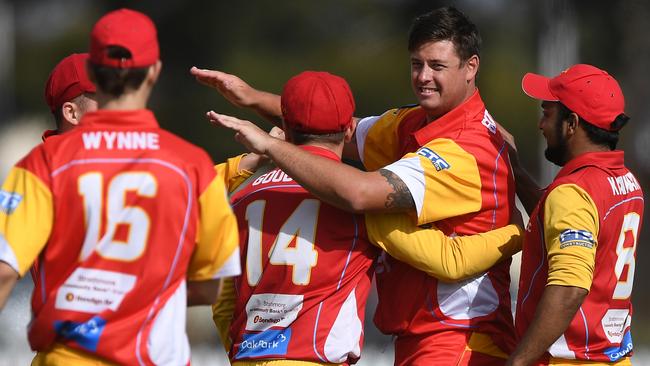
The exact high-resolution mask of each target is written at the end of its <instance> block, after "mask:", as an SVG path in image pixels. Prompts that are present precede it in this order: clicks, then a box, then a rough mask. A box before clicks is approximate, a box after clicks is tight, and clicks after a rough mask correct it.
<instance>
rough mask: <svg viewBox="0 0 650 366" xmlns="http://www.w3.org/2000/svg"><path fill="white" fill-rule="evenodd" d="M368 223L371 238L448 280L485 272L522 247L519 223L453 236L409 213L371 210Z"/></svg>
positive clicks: (395, 256)
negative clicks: (415, 221)
mask: <svg viewBox="0 0 650 366" xmlns="http://www.w3.org/2000/svg"><path fill="white" fill-rule="evenodd" d="M366 227H367V230H368V236H369V239H370V241H371V242H372V243H373V244H375V245H377V246H378V247H380V248H381V249H383V250H384V251H386V252H387V253H388V254H389V255H390V256H391V257H393V258H395V259H397V260H400V261H402V262H404V263H407V264H409V265H410V266H412V267H414V268H416V269H418V270H420V271H423V272H425V273H427V274H428V275H430V276H433V277H436V278H438V279H440V280H442V281H446V282H454V281H459V280H462V279H465V278H469V277H472V276H475V275H477V274H480V273H483V272H485V271H487V270H488V269H489V268H491V267H492V266H494V265H495V264H496V263H498V262H499V261H501V260H503V259H505V258H509V257H511V256H512V255H513V254H514V253H516V252H518V251H519V250H520V249H521V239H522V231H521V229H520V228H519V227H517V226H516V225H508V226H506V227H504V228H501V229H497V230H493V231H490V232H488V233H484V234H477V235H471V236H464V237H455V238H450V237H448V236H446V235H445V234H444V233H443V232H442V231H440V230H438V229H436V228H435V227H434V228H431V229H423V228H419V227H417V226H415V225H414V224H413V222H412V218H411V217H409V216H408V215H404V214H368V215H366Z"/></svg>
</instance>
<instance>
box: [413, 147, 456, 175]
mask: <svg viewBox="0 0 650 366" xmlns="http://www.w3.org/2000/svg"><path fill="white" fill-rule="evenodd" d="M417 154H418V155H421V156H424V157H425V158H427V159H429V160H430V161H431V163H432V164H433V166H434V167H435V168H436V170H437V171H441V170H444V169H449V168H451V165H450V164H449V163H448V162H447V161H446V160H445V159H443V158H442V157H441V156H440V155H438V154H436V153H435V152H434V151H433V150H431V149H429V148H428V147H422V148H420V150H418V152H417Z"/></svg>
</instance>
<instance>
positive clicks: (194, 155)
mask: <svg viewBox="0 0 650 366" xmlns="http://www.w3.org/2000/svg"><path fill="white" fill-rule="evenodd" d="M159 134H160V139H161V142H160V146H161V149H164V150H165V151H166V152H171V153H173V154H174V155H175V156H177V157H178V158H180V159H182V160H185V161H189V162H195V163H197V164H205V163H209V164H210V166H211V167H212V168H214V164H213V162H212V159H211V158H210V156H209V155H208V153H207V152H206V151H205V150H204V149H203V148H202V147H200V146H198V145H195V144H194V143H192V142H189V141H187V140H185V139H184V138H183V137H180V136H178V135H176V134H174V133H172V132H170V131H167V130H165V129H162V128H161V129H160V130H159Z"/></svg>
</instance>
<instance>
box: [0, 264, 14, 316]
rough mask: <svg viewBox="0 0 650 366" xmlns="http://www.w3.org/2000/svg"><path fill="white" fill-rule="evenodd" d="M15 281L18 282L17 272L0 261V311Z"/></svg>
mask: <svg viewBox="0 0 650 366" xmlns="http://www.w3.org/2000/svg"><path fill="white" fill-rule="evenodd" d="M16 282H18V273H17V272H16V271H15V270H14V269H13V268H12V267H11V266H10V265H8V264H7V263H5V262H3V261H0V311H2V308H4V306H5V303H6V302H7V299H8V298H9V295H11V290H13V289H14V287H15V286H16Z"/></svg>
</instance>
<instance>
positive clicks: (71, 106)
mask: <svg viewBox="0 0 650 366" xmlns="http://www.w3.org/2000/svg"><path fill="white" fill-rule="evenodd" d="M61 116H62V117H63V120H64V121H65V122H67V123H69V124H71V125H73V126H76V125H78V124H79V119H80V118H79V116H80V114H79V106H78V105H77V104H75V103H74V102H65V103H63V105H62V106H61Z"/></svg>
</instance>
